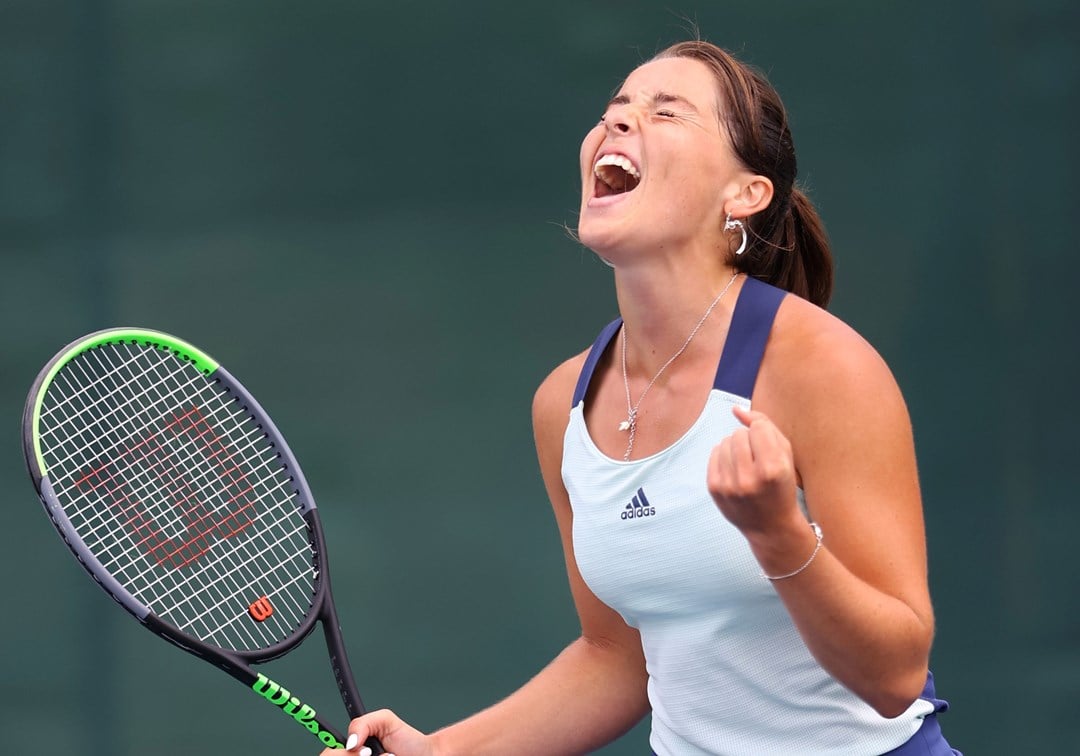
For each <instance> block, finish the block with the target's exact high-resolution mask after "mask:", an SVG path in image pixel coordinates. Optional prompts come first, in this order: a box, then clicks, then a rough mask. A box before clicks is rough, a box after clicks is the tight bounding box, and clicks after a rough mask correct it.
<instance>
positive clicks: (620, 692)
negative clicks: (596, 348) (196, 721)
mask: <svg viewBox="0 0 1080 756" xmlns="http://www.w3.org/2000/svg"><path fill="white" fill-rule="evenodd" d="M583 358H584V356H583V355H579V356H578V357H577V358H574V359H572V360H569V361H568V362H566V363H564V364H563V365H561V366H560V367H558V368H556V370H555V371H554V372H553V373H552V374H551V375H550V376H548V378H547V379H546V380H545V381H544V383H543V384H542V385H541V386H540V388H539V389H538V390H537V392H536V396H535V398H534V400H533V429H534V434H535V438H536V449H537V456H538V458H539V461H540V470H541V473H542V475H543V478H544V485H545V487H546V488H547V492H548V496H549V497H550V499H551V503H552V506H553V508H554V511H555V520H556V522H557V524H558V527H559V534H560V536H561V538H562V544H563V553H564V555H565V559H566V571H567V575H568V577H569V580H570V592H571V595H572V596H573V599H574V604H575V606H576V608H577V612H578V616H579V618H580V621H581V637H579V638H578V639H576V640H575V641H573V642H572V643H571V644H570V645H569V646H567V648H566V649H565V650H563V652H562V653H560V654H559V655H558V656H557V657H556V658H555V659H554V660H553V661H552V662H551V663H550V664H549V665H548V666H547V667H545V668H544V669H543V670H542V671H541V672H540V673H539V674H537V675H536V676H535V677H534V678H533V679H532V680H530V681H529V682H527V683H526V684H525V685H524V686H522V687H521V688H519V689H518V690H517V691H516V692H515V693H513V694H511V695H510V696H508V697H507V698H505V699H504V700H502V701H500V702H499V703H497V704H495V705H494V706H491V707H490V708H488V709H485V710H484V711H481V712H480V713H478V714H475V715H473V716H471V717H469V718H468V719H465V720H463V721H461V722H458V723H457V724H454V725H451V726H449V727H446V728H444V729H442V730H439V731H437V732H435V733H433V734H432V735H430V736H426V737H425V736H422V735H420V733H418V732H416V731H415V730H413V729H412V728H410V727H408V725H405V723H403V722H402V721H401V720H400V719H398V718H397V717H396V716H395V715H394V714H392V713H391V712H389V711H385V710H384V711H379V712H373V713H372V714H368V715H366V716H364V717H361V718H359V719H355V720H353V722H352V724H351V725H350V727H349V732H350V733H355V734H357V735H358V737H359V742H360V743H363V742H364V740H365V739H366V738H367V737H369V736H370V735H375V736H377V737H379V738H380V739H381V740H382V742H383V745H384V746H385V747H386V748H387V749H388V750H390V751H392V752H393V753H395V754H396V756H413V755H414V754H415V755H416V756H458V754H469V755H470V756H485V754H491V755H492V756H504V755H505V754H508V753H513V754H544V756H556V755H558V754H567V756H569V755H571V754H580V753H587V752H589V751H593V750H595V749H597V748H599V747H600V746H602V745H604V744H605V743H609V742H611V741H612V740H614V739H615V738H617V737H619V736H620V735H622V734H623V733H624V732H626V731H627V730H629V729H630V728H631V727H633V726H634V724H636V723H637V722H638V721H639V720H640V719H641V718H642V717H643V716H644V715H645V714H646V712H647V711H648V709H649V702H648V697H647V695H646V680H647V676H646V672H645V659H644V656H643V654H642V650H641V639H640V637H639V635H638V633H637V631H636V630H634V629H633V628H631V627H629V626H628V625H627V624H626V623H625V622H624V621H623V619H622V617H620V616H619V614H618V613H617V612H615V611H614V610H613V609H611V608H610V607H608V606H607V605H605V604H604V603H603V602H601V601H600V600H599V599H598V598H596V596H595V595H593V593H592V591H590V590H589V588H588V586H586V585H585V581H584V580H583V579H582V577H581V574H580V573H579V572H578V569H577V561H576V559H575V558H574V547H573V538H572V534H571V531H572V524H573V512H572V510H571V508H570V499H569V496H568V494H567V493H566V489H565V487H564V486H563V484H562V443H563V434H564V433H565V431H566V425H567V421H568V414H569V409H570V401H571V398H572V394H573V389H574V384H575V383H576V381H577V375H578V372H579V371H580V369H581V365H582V362H583ZM324 753H326V754H330V753H332V752H330V751H326V752H324Z"/></svg>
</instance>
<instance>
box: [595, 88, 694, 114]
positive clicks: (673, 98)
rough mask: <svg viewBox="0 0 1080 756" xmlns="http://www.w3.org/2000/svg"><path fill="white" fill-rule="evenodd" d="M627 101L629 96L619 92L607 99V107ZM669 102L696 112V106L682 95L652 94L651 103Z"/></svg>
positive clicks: (663, 103) (668, 93)
mask: <svg viewBox="0 0 1080 756" xmlns="http://www.w3.org/2000/svg"><path fill="white" fill-rule="evenodd" d="M629 103H630V96H629V95H625V94H621V95H616V96H614V97H612V98H611V99H610V100H608V107H609V108H610V107H611V106H612V105H628V104H629ZM670 103H679V104H681V105H683V106H685V107H686V108H688V109H690V110H692V111H694V112H695V113H696V112H697V108H696V107H694V104H693V103H692V102H690V101H689V100H688V99H686V98H685V97H683V96H682V95H677V94H671V93H670V92H657V93H656V94H654V95H653V96H652V104H653V105H668V104H670Z"/></svg>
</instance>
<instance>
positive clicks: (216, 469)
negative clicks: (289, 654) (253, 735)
mask: <svg viewBox="0 0 1080 756" xmlns="http://www.w3.org/2000/svg"><path fill="white" fill-rule="evenodd" d="M185 423H186V425H185ZM39 436H40V439H41V441H42V453H43V456H44V457H45V458H46V460H47V461H48V469H49V471H50V478H51V479H52V482H53V485H54V489H55V491H56V493H57V497H58V500H59V501H60V502H61V504H62V506H63V507H64V509H65V513H67V514H68V516H69V518H70V519H71V521H72V524H73V526H74V527H75V528H76V530H77V532H79V534H80V536H81V537H83V539H84V541H85V542H86V543H87V546H88V547H89V548H90V549H91V551H92V553H94V554H95V556H97V557H98V558H99V560H100V561H102V562H103V563H104V564H106V566H107V568H108V569H109V570H110V572H112V574H113V575H114V576H115V577H116V578H117V579H118V580H119V581H120V582H121V583H122V584H124V585H125V587H126V588H128V590H130V591H131V592H132V594H133V595H135V596H136V597H137V598H138V599H139V600H140V601H142V602H143V603H145V604H146V605H147V606H149V607H150V608H151V609H152V610H153V611H154V612H155V613H156V614H158V615H159V616H161V617H162V618H163V619H166V620H167V621H169V622H171V623H173V624H175V625H176V626H177V627H178V628H180V629H182V630H184V631H185V632H188V633H189V634H192V635H195V636H197V637H199V638H200V639H201V640H204V641H207V642H212V643H215V644H216V645H219V646H222V647H225V648H232V649H236V650H239V649H254V648H263V647H266V646H268V645H272V644H273V643H275V642H278V641H280V640H282V639H283V638H285V637H287V636H288V635H289V634H290V633H291V632H292V631H293V630H294V629H295V627H296V626H297V625H298V624H299V623H300V622H301V621H302V619H303V617H304V616H305V615H306V614H307V611H308V610H309V609H310V605H311V601H312V597H313V594H314V590H315V588H314V586H315V581H316V579H317V574H316V572H315V566H314V564H313V561H312V560H313V550H312V547H311V544H310V536H309V533H308V529H307V524H306V522H305V521H304V520H303V518H302V517H301V516H300V515H299V513H298V511H297V505H296V500H295V498H296V497H295V493H294V492H293V490H292V487H291V486H290V485H289V484H290V478H289V476H288V473H287V471H286V470H284V467H283V465H282V463H281V461H280V458H279V455H278V454H277V451H276V449H275V448H274V446H273V445H272V444H271V443H270V442H269V441H268V440H266V438H265V436H266V434H265V432H263V431H262V429H261V428H260V427H259V426H258V424H257V423H256V422H255V421H254V420H252V419H251V418H250V417H248V415H247V413H246V412H245V411H244V409H243V408H242V407H241V406H240V404H239V402H237V401H236V400H235V399H234V398H233V397H232V396H231V395H230V394H229V393H228V392H227V391H225V390H224V389H223V388H221V387H220V386H218V385H216V383H215V381H214V380H213V379H211V378H207V377H206V376H204V375H203V374H202V373H200V372H199V371H198V370H197V369H196V368H194V367H193V366H192V365H190V364H189V363H185V362H182V361H181V360H178V359H177V358H175V357H174V356H173V355H171V354H170V353H167V352H162V351H161V350H156V349H148V348H142V347H136V346H133V345H127V344H125V345H121V346H115V345H114V346H110V347H107V348H106V347H98V348H95V349H92V350H89V351H88V352H86V353H84V354H83V355H81V356H80V357H79V358H76V359H75V360H73V361H72V362H71V363H69V364H68V365H67V366H66V367H65V368H64V369H63V370H61V371H60V372H59V373H58V374H57V376H56V377H55V379H54V381H53V385H52V386H50V388H49V391H48V393H47V395H46V399H45V403H44V406H43V408H42V413H41V430H40V434H39ZM215 489H223V490H224V494H222V493H221V492H220V491H217V492H216V493H215ZM185 539H186V540H185ZM262 596H266V597H268V598H269V599H270V600H271V604H272V605H273V607H274V610H275V611H274V612H273V614H271V615H270V617H268V618H266V620H265V621H264V622H255V621H253V620H252V617H251V615H250V614H249V612H248V607H249V605H250V604H251V603H252V601H253V600H254V599H257V598H260V597H262Z"/></svg>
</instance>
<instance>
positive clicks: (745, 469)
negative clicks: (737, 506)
mask: <svg viewBox="0 0 1080 756" xmlns="http://www.w3.org/2000/svg"><path fill="white" fill-rule="evenodd" d="M728 443H729V448H730V453H731V484H732V487H733V488H734V489H735V490H739V486H740V485H746V484H747V483H749V482H750V480H751V478H752V476H753V475H754V452H753V450H752V448H751V446H750V433H749V432H748V431H747V430H745V429H743V428H740V429H739V430H737V431H735V432H734V433H732V434H731V435H730V436H728Z"/></svg>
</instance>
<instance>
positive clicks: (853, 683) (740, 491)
mask: <svg viewBox="0 0 1080 756" xmlns="http://www.w3.org/2000/svg"><path fill="white" fill-rule="evenodd" d="M795 175H796V160H795V152H794V148H793V145H792V139H791V133H790V131H789V128H788V124H787V121H786V116H785V112H784V108H783V106H782V104H781V102H780V100H779V97H778V95H777V93H776V92H775V91H774V90H773V88H772V87H771V86H770V85H769V84H768V83H767V82H766V81H765V79H764V78H763V77H762V76H761V75H760V74H758V73H756V72H755V71H753V70H752V69H750V68H749V67H747V66H746V65H744V64H742V63H740V62H738V61H736V60H735V59H733V58H732V57H731V56H730V55H729V54H727V53H726V52H724V51H722V50H721V49H719V48H717V47H715V46H713V45H711V44H708V43H705V42H700V41H691V42H684V43H680V44H676V45H674V46H673V47H670V48H668V49H666V50H664V51H663V52H661V53H660V54H659V55H657V56H656V57H655V58H653V59H652V60H650V61H649V62H647V63H645V64H644V65H642V66H640V67H639V68H637V69H636V70H634V71H633V72H632V73H631V74H630V75H629V76H628V77H627V79H626V80H625V82H624V83H623V84H622V86H621V88H620V89H619V90H618V93H617V94H616V96H615V97H614V98H613V99H612V100H611V101H610V102H609V103H608V105H607V108H606V110H605V111H604V114H603V117H602V118H601V120H600V123H598V124H597V125H596V126H595V127H594V128H593V129H592V130H591V131H589V133H588V134H587V135H586V137H585V140H584V143H583V144H582V146H581V178H582V187H583V188H582V200H581V215H580V223H579V228H578V233H579V236H580V239H581V241H582V243H584V244H585V245H587V246H588V247H589V248H591V249H592V250H594V251H595V252H596V254H598V255H599V256H600V257H601V258H603V259H604V260H605V261H607V262H608V263H609V264H610V265H611V266H612V267H613V268H614V278H615V288H616V293H617V297H618V304H619V311H620V314H621V318H620V319H618V320H616V321H615V322H614V323H612V324H611V325H609V326H608V327H607V328H605V329H604V330H603V332H602V333H601V334H600V336H599V337H598V338H597V339H596V341H595V343H594V345H593V346H592V348H591V349H587V350H585V351H584V352H582V353H581V354H579V355H577V356H576V357H573V358H571V359H570V360H569V361H567V362H565V363H563V364H562V365H560V366H559V367H557V368H556V369H555V370H554V372H552V373H551V375H550V376H549V377H548V378H547V379H546V380H545V381H544V382H543V384H542V385H541V386H540V388H539V390H538V391H537V393H536V397H535V400H534V407H533V410H534V424H535V435H536V445H537V450H538V455H539V461H540V466H541V468H542V471H543V476H544V480H545V483H546V487H547V490H548V494H549V495H550V498H551V501H552V504H553V506H554V509H555V516H556V519H557V521H558V525H559V529H560V532H561V535H562V542H563V546H564V549H565V554H566V567H567V571H568V573H569V579H570V585H571V589H572V594H573V598H574V601H575V603H576V607H577V611H578V613H579V615H580V619H581V636H580V638H578V639H576V640H575V641H573V642H572V643H571V644H570V645H569V646H568V647H567V648H566V649H565V651H563V652H562V653H561V654H560V655H559V656H558V657H557V658H556V659H554V660H553V661H552V662H551V664H550V665H549V666H547V667H546V668H545V669H544V670H543V671H541V672H540V673H539V674H538V675H536V677H535V678H533V679H532V680H531V681H529V682H528V683H526V684H525V685H524V686H523V687H521V688H520V689H519V690H518V691H517V692H515V693H513V694H512V695H510V696H509V697H508V698H506V699H505V700H503V701H501V702H500V703H497V704H495V705H494V706H492V707H491V708H489V709H487V710H485V711H482V712H480V713H478V714H476V715H474V716H472V717H470V718H468V719H466V720H464V721H462V722H459V723H457V724H454V725H452V726H449V727H446V728H445V729H442V730H439V731H437V732H434V733H432V734H424V733H421V732H419V731H417V730H416V729H414V728H412V727H410V726H409V725H407V724H405V723H404V722H403V721H402V720H400V719H399V718H398V717H397V716H396V715H395V714H393V713H392V712H390V711H378V712H374V713H371V714H368V715H366V716H363V717H361V718H359V719H356V720H354V721H353V722H352V723H351V725H350V727H349V731H350V733H351V735H352V736H354V737H353V738H352V739H351V741H350V742H351V745H352V748H353V749H354V750H356V749H358V746H357V745H356V744H357V743H363V742H364V741H365V740H366V739H367V738H368V737H369V736H371V735H375V736H377V737H378V738H380V739H381V741H382V743H383V744H384V745H385V746H386V748H387V749H388V750H390V751H393V752H394V753H395V754H397V756H443V755H449V754H455V755H456V754H468V755H469V756H482V755H484V754H492V755H494V756H507V754H514V755H515V756H518V755H520V754H544V755H545V756H546V755H550V754H581V753H587V752H589V751H593V750H595V749H597V748H599V747H601V746H602V745H603V744H605V743H608V742H610V741H612V740H614V739H616V738H617V737H619V736H620V735H622V734H623V733H625V732H626V731H627V730H628V729H629V728H630V727H632V726H633V725H634V724H635V723H636V722H638V721H639V720H640V719H641V718H642V717H644V716H645V715H646V714H647V713H648V712H650V711H651V716H652V729H651V735H650V745H651V747H652V751H653V752H654V753H655V754H657V755H658V756H697V755H699V754H728V755H735V754H755V755H756V754H766V753H769V754H799V755H800V756H812V755H818V756H824V755H826V754H844V756H851V755H852V754H866V755H867V756H870V755H875V754H903V755H904V756H911V755H914V754H922V755H933V756H941V755H943V754H956V753H958V752H957V751H954V750H953V749H952V748H951V747H950V746H949V745H948V744H947V743H946V741H945V739H944V738H943V736H942V734H941V729H940V727H939V724H938V720H937V714H938V713H940V712H942V711H944V709H945V708H946V704H945V702H944V701H942V700H939V699H938V698H937V697H936V694H935V691H934V685H933V678H932V676H931V674H930V672H929V669H928V659H929V655H930V646H931V640H932V638H933V635H934V617H933V611H932V608H931V602H930V596H929V590H928V586H927V566H926V546H925V537H924V527H923V518H922V504H921V500H920V493H919V484H918V475H917V472H916V465H915V452H914V444H913V440H912V430H911V426H910V422H909V419H908V414H907V410H906V407H905V404H904V401H903V398H902V397H901V394H900V391H899V389H898V387H897V385H896V382H895V381H894V379H893V377H892V375H891V373H890V371H889V369H888V367H887V366H886V365H885V363H884V362H883V361H882V359H881V358H880V357H879V356H878V355H877V353H876V352H875V351H874V350H873V348H872V347H871V346H870V345H869V344H867V342H866V341H864V340H863V339H862V338H860V337H859V335H858V334H856V333H855V332H854V331H853V330H852V329H851V328H849V327H848V326H847V325H845V324H844V323H842V322H840V321H839V320H838V319H837V318H835V317H833V316H832V315H830V314H829V313H827V312H826V311H825V310H824V309H823V308H824V306H825V305H826V304H827V302H828V299H829V296H830V293H831V289H832V263H831V256H830V252H829V248H828V243H827V241H826V238H825V235H824V232H823V228H822V224H821V221H820V220H819V218H818V216H817V214H816V212H815V210H814V209H813V207H812V206H811V204H810V202H809V201H808V200H807V198H806V196H805V195H804V194H803V193H802V192H801V191H800V190H799V189H798V188H797V187H796V185H795ZM327 753H329V752H327Z"/></svg>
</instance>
